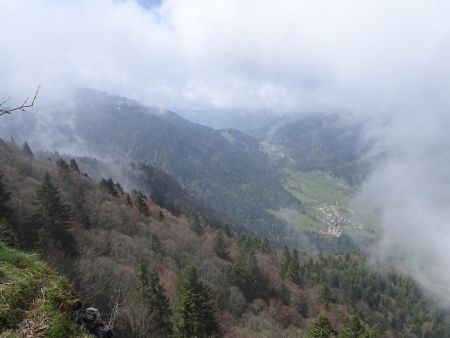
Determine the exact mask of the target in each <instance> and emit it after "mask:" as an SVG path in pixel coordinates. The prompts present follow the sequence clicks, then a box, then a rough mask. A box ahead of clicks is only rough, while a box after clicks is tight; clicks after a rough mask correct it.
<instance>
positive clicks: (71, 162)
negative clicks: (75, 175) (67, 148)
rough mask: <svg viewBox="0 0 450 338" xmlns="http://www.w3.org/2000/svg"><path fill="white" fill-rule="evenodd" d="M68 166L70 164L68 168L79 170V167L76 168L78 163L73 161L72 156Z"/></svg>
mask: <svg viewBox="0 0 450 338" xmlns="http://www.w3.org/2000/svg"><path fill="white" fill-rule="evenodd" d="M69 166H70V169H72V170H73V171H76V172H80V169H79V168H78V163H77V161H75V159H74V158H72V159H71V160H70V163H69Z"/></svg>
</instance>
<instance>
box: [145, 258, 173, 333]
mask: <svg viewBox="0 0 450 338" xmlns="http://www.w3.org/2000/svg"><path fill="white" fill-rule="evenodd" d="M137 279H138V280H137V283H138V285H137V293H138V295H139V297H140V300H141V301H142V302H143V305H144V307H145V311H146V323H145V324H144V326H145V329H144V330H143V331H145V332H146V335H147V336H148V337H155V338H160V337H161V338H163V337H169V335H170V333H171V331H172V323H171V317H172V310H171V309H170V304H169V299H168V298H167V296H166V294H165V291H164V289H163V287H162V285H161V283H160V281H159V276H158V273H157V272H156V270H155V269H154V268H149V269H148V268H147V266H146V265H145V263H144V262H143V261H141V262H140V264H139V267H138V278H137ZM141 333H144V332H141Z"/></svg>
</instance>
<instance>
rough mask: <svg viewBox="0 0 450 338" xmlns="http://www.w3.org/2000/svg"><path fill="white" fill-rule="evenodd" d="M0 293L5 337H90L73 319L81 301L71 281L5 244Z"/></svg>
mask: <svg viewBox="0 0 450 338" xmlns="http://www.w3.org/2000/svg"><path fill="white" fill-rule="evenodd" d="M0 292H1V297H0V336H1V337H11V338H13V337H35V338H39V337H48V338H60V337H90V336H88V335H87V334H86V333H82V332H81V330H80V328H79V327H77V325H76V324H75V322H74V321H73V320H72V316H73V312H74V311H75V310H76V309H77V308H78V306H79V299H78V298H77V297H76V296H75V294H74V293H73V291H72V289H71V285H70V284H69V281H68V280H67V279H66V278H64V277H61V276H59V275H57V274H56V273H55V272H54V271H53V270H52V269H51V268H50V267H49V266H48V265H46V264H45V263H43V262H42V261H40V260H39V259H38V258H37V257H35V256H31V255H27V254H24V253H22V252H20V251H18V250H14V249H12V248H9V247H7V246H5V245H4V244H2V243H1V242H0Z"/></svg>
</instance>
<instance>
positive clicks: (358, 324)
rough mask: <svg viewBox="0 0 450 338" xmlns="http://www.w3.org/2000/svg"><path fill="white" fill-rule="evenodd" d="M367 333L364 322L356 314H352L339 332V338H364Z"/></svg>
mask: <svg viewBox="0 0 450 338" xmlns="http://www.w3.org/2000/svg"><path fill="white" fill-rule="evenodd" d="M366 335H367V332H366V329H365V323H364V322H363V320H362V319H361V318H360V317H359V316H358V315H354V316H352V317H351V318H350V320H349V321H348V322H347V324H345V326H344V327H343V329H342V331H341V332H340V333H339V336H338V337H339V338H365V337H366Z"/></svg>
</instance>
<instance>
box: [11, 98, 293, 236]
mask: <svg viewBox="0 0 450 338" xmlns="http://www.w3.org/2000/svg"><path fill="white" fill-rule="evenodd" d="M67 102H69V103H67ZM67 102H64V104H61V105H57V106H55V107H49V108H46V109H45V110H44V111H42V112H39V113H37V114H33V115H31V114H28V115H23V116H20V117H17V119H15V120H12V121H6V122H5V128H6V129H5V131H6V130H9V134H10V135H12V136H14V137H15V138H16V139H24V140H30V141H31V143H32V144H35V145H40V146H41V147H42V148H44V149H48V148H50V149H58V150H62V151H63V152H69V153H70V152H72V153H73V152H75V153H77V154H78V155H83V154H84V155H94V156H96V157H100V158H101V159H106V160H108V159H111V158H112V159H114V160H122V161H123V162H135V163H143V164H147V165H152V166H155V167H158V168H160V169H162V170H164V171H166V172H167V173H169V174H170V175H171V176H173V177H174V178H175V179H177V180H178V181H179V182H180V183H181V184H182V185H183V186H184V187H185V188H186V189H187V191H188V192H189V193H190V194H192V195H193V196H195V197H196V198H197V199H198V200H200V201H202V202H203V203H204V204H206V205H209V206H211V207H212V208H214V209H217V210H220V211H222V212H223V213H224V214H225V215H226V216H227V217H229V218H231V219H232V220H233V221H234V222H235V223H236V224H238V225H240V226H244V227H246V228H247V229H251V230H252V231H255V232H259V233H266V234H268V235H275V234H279V233H281V232H283V222H282V221H280V220H279V219H277V218H275V217H273V216H272V215H271V214H270V213H268V212H267V209H269V208H280V207H288V206H295V205H297V204H298V201H297V200H296V199H295V198H294V197H293V196H292V195H291V194H290V193H289V192H287V191H286V190H285V189H284V187H283V185H282V178H281V177H280V175H279V173H278V172H277V170H276V168H275V167H274V166H273V165H272V163H271V161H269V160H268V158H267V155H266V154H265V153H264V152H263V151H262V149H261V148H260V145H259V143H258V141H257V140H256V139H254V138H252V137H249V136H247V135H245V134H244V133H241V132H238V131H234V130H224V131H218V130H214V129H212V128H208V127H205V126H202V125H199V124H195V123H192V122H190V121H187V120H185V119H183V118H181V117H180V116H178V115H176V114H175V113H173V112H170V111H167V110H161V109H155V108H149V107H147V106H144V105H142V104H140V103H138V102H136V101H133V100H130V99H126V98H124V97H120V96H114V95H108V94H107V93H104V92H100V91H96V90H91V89H84V90H79V91H77V92H76V93H75V94H74V95H73V96H72V97H71V99H70V100H68V101H67ZM62 111H64V114H65V116H66V117H67V118H65V119H63V120H62V119H58V118H57V116H59V115H60V114H61V112H62ZM5 131H4V132H3V134H7V132H5Z"/></svg>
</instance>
